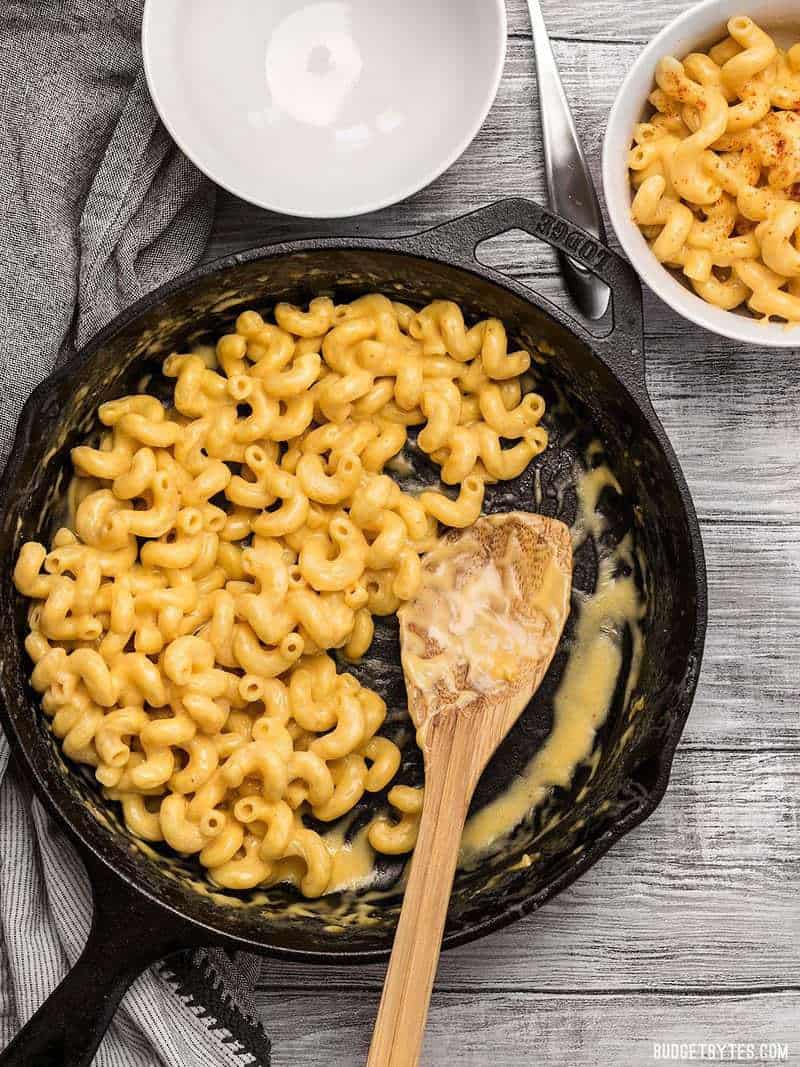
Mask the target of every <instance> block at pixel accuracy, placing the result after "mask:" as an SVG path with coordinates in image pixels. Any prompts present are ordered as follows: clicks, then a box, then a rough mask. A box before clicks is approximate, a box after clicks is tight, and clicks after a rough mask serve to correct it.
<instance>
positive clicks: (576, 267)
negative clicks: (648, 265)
mask: <svg viewBox="0 0 800 1067" xmlns="http://www.w3.org/2000/svg"><path fill="white" fill-rule="evenodd" d="M528 10H529V12H530V19H531V30H532V32H533V46H534V50H535V52H536V70H537V79H538V85H539V111H540V114H541V121H542V136H543V141H544V166H545V175H546V178H547V194H548V198H549V200H550V206H551V208H552V209H553V211H555V212H557V213H558V214H559V215H562V216H563V217H564V218H565V219H569V221H570V222H574V223H575V224H576V225H578V226H580V227H582V229H584V230H588V232H589V233H591V234H593V235H594V236H595V237H597V238H599V239H600V240H601V241H602V240H603V239H604V236H605V233H604V228H603V216H602V213H601V211H600V203H599V201H598V199H597V193H596V192H595V188H594V183H593V182H592V175H591V173H590V171H589V167H588V165H587V163H586V158H585V156H584V154H583V149H582V148H581V143H580V141H579V140H578V134H577V132H576V130H575V123H574V122H573V121H572V114H571V112H570V109H569V104H568V103H567V98H566V96H565V95H564V87H563V85H562V84H561V78H560V76H559V73H558V67H557V66H556V61H555V57H554V56H553V49H552V47H551V46H550V38H549V37H548V35H547V27H546V26H545V23H544V17H543V16H542V9H541V7H540V6H539V0H528ZM559 260H560V264H561V273H562V276H563V278H564V282H565V283H566V286H567V289H568V290H569V292H570V295H571V296H572V298H573V300H574V301H575V303H576V305H577V306H578V308H579V309H580V310H581V311H582V312H583V314H584V315H586V317H587V318H589V319H599V318H602V316H603V315H604V314H605V311H606V308H607V307H608V299H609V295H610V292H609V289H608V286H606V285H605V284H604V283H603V282H601V281H600V279H599V278H597V277H596V276H595V275H594V274H592V273H591V272H590V271H588V270H587V269H586V267H583V266H581V264H579V263H576V262H575V260H574V259H570V258H568V257H567V256H565V255H563V254H562V253H559Z"/></svg>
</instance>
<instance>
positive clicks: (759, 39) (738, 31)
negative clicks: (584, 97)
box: [628, 15, 800, 323]
mask: <svg viewBox="0 0 800 1067" xmlns="http://www.w3.org/2000/svg"><path fill="white" fill-rule="evenodd" d="M728 33H729V36H728V37H726V38H725V39H724V40H723V41H720V42H719V43H718V44H716V45H715V46H714V47H713V48H711V49H710V51H709V52H708V54H707V55H706V54H703V53H700V52H693V53H692V54H691V55H688V56H686V57H685V59H683V61H680V60H678V59H675V58H674V57H672V56H667V57H665V58H664V59H662V60H661V61H660V62H659V64H658V66H657V68H656V88H655V90H654V91H653V92H652V93H651V94H650V98H649V99H650V103H651V104H652V105H653V108H654V114H653V115H652V117H651V118H650V119H649V121H647V122H643V123H640V124H639V125H638V126H637V127H636V129H635V130H634V135H633V141H634V144H633V147H632V148H631V151H630V154H629V156H628V166H629V168H630V178H631V184H632V186H633V188H634V190H635V193H634V197H633V203H632V206H631V211H632V215H633V220H634V222H636V223H637V225H638V226H639V227H640V229H641V230H642V233H643V234H644V235H645V237H646V238H647V240H648V242H649V244H650V248H651V249H652V251H653V254H654V255H655V256H656V258H657V259H658V260H659V261H660V262H661V263H663V264H665V265H666V266H668V267H672V268H675V269H677V270H680V271H682V273H683V275H684V276H685V277H686V278H687V279H688V281H689V283H690V284H691V285H692V287H693V289H694V291H695V292H696V293H697V294H698V295H699V296H701V297H702V298H703V299H704V300H706V301H708V302H709V303H711V304H714V305H716V306H717V307H720V308H723V309H725V310H733V309H734V308H738V307H739V306H740V305H746V306H747V307H748V308H749V309H750V310H751V311H752V312H754V313H755V314H756V315H760V316H763V317H764V318H765V319H766V320H769V319H770V318H773V317H774V318H776V319H782V320H785V321H786V322H788V323H797V322H800V249H798V246H797V235H798V233H799V232H800V114H799V113H798V109H800V43H798V44H795V45H793V46H792V47H791V48H789V49H788V51H782V50H781V49H780V48H778V47H777V45H776V43H775V42H774V41H773V39H772V38H771V37H770V36H769V35H768V34H767V33H765V32H764V30H762V29H761V28H760V27H759V26H757V25H756V24H755V22H753V20H752V19H750V18H748V17H747V16H745V15H737V16H735V17H734V18H732V19H730V20H729V22H728Z"/></svg>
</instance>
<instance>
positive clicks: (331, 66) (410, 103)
mask: <svg viewBox="0 0 800 1067" xmlns="http://www.w3.org/2000/svg"><path fill="white" fill-rule="evenodd" d="M505 48H506V13H505V4H504V2H503V0H347V2H339V0H322V2H309V0H226V2H225V3H221V2H220V0H147V3H146V5H145V11H144V21H143V27H142V51H143V55H144V67H145V72H146V75H147V82H148V85H149V87H150V92H151V95H152V97H153V100H154V102H155V105H156V108H157V109H158V112H159V114H160V115H161V118H162V119H163V121H164V124H165V125H166V127H167V129H168V130H169V132H170V133H171V134H172V137H173V138H174V140H175V141H176V142H177V144H178V145H179V146H180V147H181V148H182V149H183V151H184V152H185V153H186V155H187V156H189V158H190V159H192V160H193V161H194V163H196V164H197V166H198V167H199V168H200V169H201V170H203V171H205V173H206V174H208V175H209V177H211V178H213V179H214V181H216V182H217V183H218V184H219V185H222V186H224V187H225V188H226V189H228V190H230V192H232V193H235V194H236V195H237V196H241V197H243V198H244V199H245V200H250V201H251V202H252V203H254V204H257V205H259V206H260V207H265V208H271V209H272V210H274V211H280V212H283V213H284V214H287V215H303V216H307V217H314V218H333V217H342V216H347V215H360V214H362V213H364V212H366V211H374V210H376V209H377V208H381V207H386V205H388V204H392V203H395V202H396V201H398V200H402V199H404V198H405V197H407V196H410V195H411V194H412V193H415V192H416V191H417V190H418V189H421V188H423V186H425V185H427V184H428V183H429V182H431V181H433V179H434V178H436V177H438V176H439V175H440V174H441V173H442V172H443V171H444V170H446V169H447V167H449V166H450V165H451V164H452V163H453V162H454V161H455V160H456V159H458V157H459V156H460V155H461V153H462V152H463V151H464V149H465V148H466V147H467V146H468V145H469V143H470V141H471V140H472V139H473V137H474V136H475V134H476V133H477V132H478V130H479V129H480V127H481V125H482V123H483V121H484V119H485V118H486V115H487V113H488V111H489V108H490V107H491V105H492V101H493V100H494V97H495V94H496V92H497V86H498V84H499V82H500V77H501V75H502V71H503V62H504V59H505Z"/></svg>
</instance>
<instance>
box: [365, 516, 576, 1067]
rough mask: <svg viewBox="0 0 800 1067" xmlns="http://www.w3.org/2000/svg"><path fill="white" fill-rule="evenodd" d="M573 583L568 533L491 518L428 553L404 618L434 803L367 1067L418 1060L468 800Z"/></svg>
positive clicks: (408, 671) (542, 659)
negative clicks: (413, 598)
mask: <svg viewBox="0 0 800 1067" xmlns="http://www.w3.org/2000/svg"><path fill="white" fill-rule="evenodd" d="M571 584H572V544H571V540H570V534H569V530H568V529H567V527H566V526H565V525H564V524H563V523H561V522H559V521H558V520H557V519H547V518H544V517H542V516H541V515H531V514H528V513H526V512H510V513H508V514H501V515H490V516H487V517H485V518H481V519H479V520H478V521H477V522H476V523H475V525H474V526H471V527H469V528H468V529H466V530H454V531H452V532H451V533H449V534H447V535H446V536H445V537H444V538H443V539H442V541H440V543H439V544H438V545H437V546H436V548H434V549H433V550H432V551H431V552H429V553H428V554H427V556H426V557H425V559H424V560H423V582H422V586H421V589H420V592H419V593H418V594H417V597H416V599H415V600H414V601H412V602H410V603H408V604H406V605H405V606H404V607H403V608H401V610H400V611H399V613H398V614H399V617H400V639H401V648H402V662H403V671H404V674H405V678H406V687H407V689H408V708H409V711H410V713H411V718H412V720H413V722H414V725H415V726H416V727H417V743H418V744H419V747H420V748H421V749H422V753H423V757H424V760H425V799H424V803H423V807H422V815H421V821H420V827H419V837H418V839H417V844H416V847H415V850H414V857H413V860H412V863H411V870H410V872H409V876H408V884H407V886H406V891H405V897H404V899H403V910H402V913H401V915H400V922H399V924H398V927H397V933H396V935H395V940H394V947H393V949H392V958H391V960H390V962H389V970H388V971H387V974H386V981H385V983H384V987H383V996H382V998H381V1005H380V1009H379V1011H378V1018H377V1021H376V1024H375V1030H374V1033H373V1036H372V1045H371V1046H370V1051H369V1059H368V1061H367V1065H368V1067H414V1065H415V1064H417V1063H418V1062H419V1055H420V1050H421V1047H422V1039H423V1035H424V1032H425V1020H426V1017H427V1014H428V1002H429V1000H430V996H431V989H432V986H433V979H434V975H435V973H436V965H437V962H438V959H439V952H440V948H441V940H442V933H443V931H444V923H445V918H446V916H447V905H448V902H449V899H450V890H451V887H452V884H453V876H454V874H455V869H456V862H457V859H458V850H459V843H460V840H461V831H462V829H463V826H464V820H465V819H466V816H467V810H468V808H469V804H470V800H471V799H472V794H473V792H474V790H475V786H476V785H477V783H478V779H479V778H480V776H481V773H482V772H483V769H484V767H485V766H486V764H487V762H488V760H489V758H490V757H491V756H492V754H493V753H494V751H495V749H496V748H497V746H498V745H499V744H500V742H501V741H502V740H503V738H504V737H505V736H506V734H507V733H508V731H509V730H510V729H511V727H512V726H513V725H514V723H515V722H516V720H517V718H518V717H519V715H520V713H521V712H522V710H523V709H524V708H525V706H526V705H527V704H528V701H529V700H530V698H531V696H532V695H533V694H534V693H535V692H536V690H537V689H538V687H539V684H540V683H541V681H542V678H543V677H544V675H545V672H546V671H547V668H548V667H549V665H550V661H551V660H552V658H553V655H554V653H555V650H556V647H557V646H558V642H559V640H560V637H561V633H562V630H563V628H564V623H565V621H566V619H567V615H568V614H569V604H570V589H571Z"/></svg>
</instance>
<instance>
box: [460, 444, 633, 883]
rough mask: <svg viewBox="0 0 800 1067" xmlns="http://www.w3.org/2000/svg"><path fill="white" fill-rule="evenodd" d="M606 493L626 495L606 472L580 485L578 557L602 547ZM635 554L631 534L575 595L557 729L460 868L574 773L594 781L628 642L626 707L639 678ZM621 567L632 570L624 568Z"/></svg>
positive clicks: (473, 839) (483, 819) (487, 816)
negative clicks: (597, 748) (601, 504)
mask: <svg viewBox="0 0 800 1067" xmlns="http://www.w3.org/2000/svg"><path fill="white" fill-rule="evenodd" d="M606 487H610V488H612V489H615V490H616V491H617V492H620V493H621V488H620V486H619V483H618V482H617V480H616V478H615V477H614V475H613V474H612V472H611V471H610V470H609V468H608V467H606V466H602V465H601V466H599V467H597V468H596V469H594V470H591V471H588V472H586V473H585V474H584V475H583V476H582V477H581V478H580V480H579V482H578V485H577V496H578V516H577V520H576V522H575V525H574V526H573V528H572V540H573V551H577V550H578V549H579V548H580V547H581V545H582V544H583V543H584V542H585V541H586V540H587V538H589V537H592V538H594V539H595V541H597V540H599V538H600V535H601V534H602V533H603V531H604V529H605V525H606V522H605V519H604V518H603V516H602V515H601V514H600V512H599V511H598V510H597V504H598V500H599V498H600V495H601V493H602V492H603V490H604V489H605V488H606ZM633 553H634V546H633V540H632V537H631V535H630V534H628V535H627V536H626V537H625V538H624V539H623V540H622V541H621V542H620V544H619V545H618V546H617V548H616V549H615V550H614V551H613V552H612V553H610V554H608V555H606V556H602V555H601V556H600V558H599V561H598V565H599V573H598V578H597V586H596V588H595V590H594V592H593V593H592V594H590V595H586V594H582V593H575V594H574V596H575V598H576V599H577V605H576V608H575V610H576V611H577V623H576V627H575V633H574V637H573V640H572V646H571V648H570V658H569V660H568V662H567V666H566V669H565V671H564V675H563V677H562V679H561V682H560V684H559V687H558V689H557V691H556V694H555V697H554V701H553V728H552V731H551V733H550V735H549V736H548V738H547V740H546V741H545V743H544V745H543V746H542V747H541V748H540V750H539V751H538V752H537V753H536V755H535V756H534V757H533V759H532V760H531V762H530V763H529V764H528V767H527V768H526V770H525V771H524V772H523V773H522V774H521V775H519V776H518V777H517V778H515V779H514V781H512V783H511V784H510V785H509V787H508V788H507V789H506V790H505V791H504V792H503V793H502V794H501V795H499V796H498V797H496V798H495V799H494V800H492V801H491V802H490V803H489V804H487V805H486V806H485V807H484V808H482V809H481V810H480V811H479V812H477V813H476V814H475V815H473V816H472V818H470V819H469V821H468V822H467V825H466V827H465V829H464V834H463V836H462V839H461V862H462V863H474V862H475V861H476V860H478V859H479V858H480V857H481V856H482V855H483V854H485V853H486V852H488V851H491V850H494V849H495V848H496V847H497V845H498V843H499V842H500V841H501V840H502V839H503V838H505V837H507V836H508V835H509V834H510V833H511V832H512V831H513V830H514V828H515V827H516V826H518V825H519V823H520V822H521V821H522V820H523V819H524V818H525V816H526V815H528V813H529V812H530V811H532V810H533V809H534V808H536V807H538V806H540V805H541V804H542V803H543V802H544V801H545V800H546V799H547V797H548V795H549V794H550V792H551V790H552V789H553V788H554V787H556V786H561V787H566V786H568V785H569V784H570V782H571V781H572V777H573V775H574V773H575V771H576V769H577V768H578V767H579V766H580V765H581V764H585V763H587V762H589V761H590V760H591V762H592V764H593V766H592V768H591V770H592V773H594V770H595V769H596V767H597V764H598V763H599V756H600V753H599V752H597V753H594V755H593V749H594V742H595V735H596V733H597V730H598V729H599V727H600V726H602V725H603V723H604V722H605V720H606V718H607V716H608V713H609V710H610V708H611V702H612V699H613V696H614V692H615V690H616V687H617V682H618V679H619V675H620V671H621V669H622V666H623V657H622V640H623V635H624V633H625V632H626V630H627V631H628V632H629V633H630V634H631V638H632V644H633V648H632V656H631V666H630V671H629V674H628V679H627V685H626V693H625V701H624V704H625V706H627V703H628V701H629V699H630V695H631V692H632V690H633V687H634V686H635V685H636V682H637V681H638V676H639V667H640V663H641V657H642V645H643V638H642V630H641V621H642V619H643V617H644V613H645V606H646V605H645V602H644V600H643V598H642V597H641V595H640V593H639V590H638V589H637V587H636V582H635V579H634V576H633V571H634V568H633ZM621 564H628V566H627V567H623V568H620V565H621Z"/></svg>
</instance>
